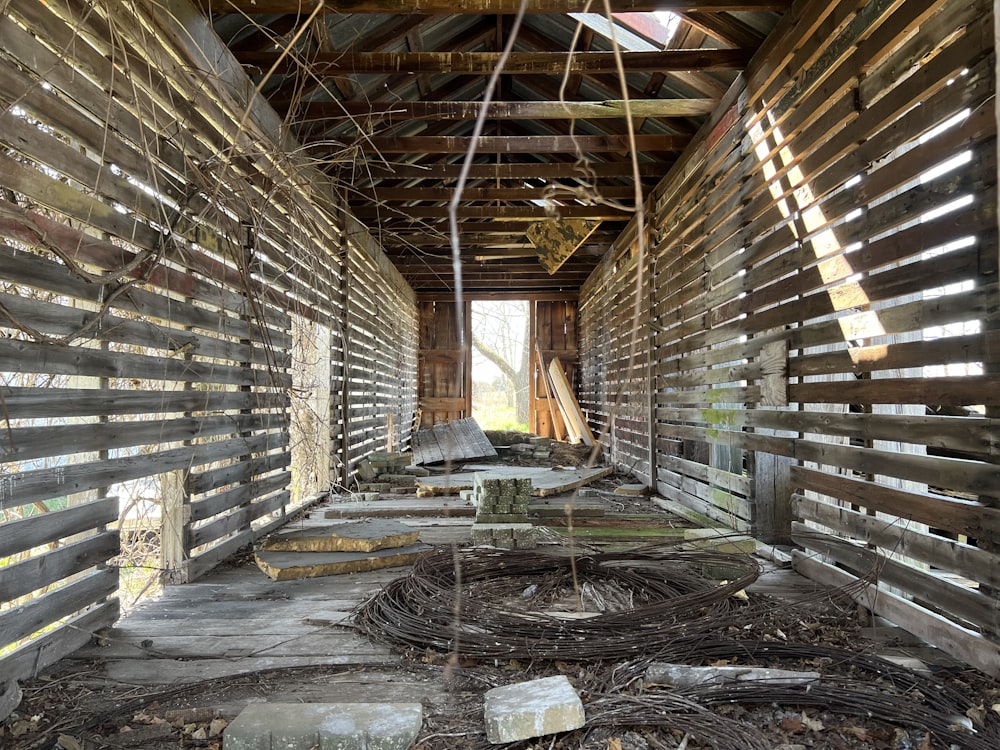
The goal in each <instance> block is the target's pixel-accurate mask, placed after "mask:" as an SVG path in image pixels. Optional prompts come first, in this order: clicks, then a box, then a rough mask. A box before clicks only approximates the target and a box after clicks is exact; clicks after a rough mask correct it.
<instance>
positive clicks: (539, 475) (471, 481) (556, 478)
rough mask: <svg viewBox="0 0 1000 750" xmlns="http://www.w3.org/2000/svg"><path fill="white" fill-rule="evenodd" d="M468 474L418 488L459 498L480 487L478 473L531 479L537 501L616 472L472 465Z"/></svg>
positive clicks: (425, 481) (425, 480) (427, 480)
mask: <svg viewBox="0 0 1000 750" xmlns="http://www.w3.org/2000/svg"><path fill="white" fill-rule="evenodd" d="M463 468H464V469H465V470H464V471H461V472H458V473H455V474H447V475H445V476H439V477H434V476H431V477H421V478H419V479H417V487H418V489H419V490H422V491H423V492H424V493H426V494H427V495H447V494H455V493H457V492H460V491H461V490H471V489H472V488H473V487H475V484H476V474H477V473H478V472H483V471H486V472H490V473H491V474H496V475H502V476H508V477H527V478H530V479H531V482H532V494H533V495H534V496H535V497H547V496H549V495H558V494H560V493H563V492H570V491H571V490H574V489H576V488H577V487H582V486H583V485H585V484H590V483H591V482H594V481H596V480H598V479H601V478H603V477H606V476H608V475H610V474H612V473H613V472H614V469H612V468H611V467H608V466H604V467H596V468H592V469H588V468H580V469H574V468H563V467H552V468H547V467H532V466H504V465H502V464H472V465H466V466H465V467H463Z"/></svg>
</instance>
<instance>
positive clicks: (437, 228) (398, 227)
mask: <svg viewBox="0 0 1000 750" xmlns="http://www.w3.org/2000/svg"><path fill="white" fill-rule="evenodd" d="M398 216H399V214H398V212H397V211H393V212H391V213H390V214H389V216H388V217H386V219H387V220H386V221H385V222H384V223H383V224H381V225H379V227H376V228H373V229H372V230H371V232H372V234H374V235H375V236H376V237H377V238H382V237H408V236H412V235H413V234H423V235H424V236H426V237H437V238H439V239H441V240H442V241H444V242H448V237H449V236H450V235H449V233H448V222H447V220H446V219H447V217H440V218H441V219H443V220H444V221H443V222H442V223H440V224H435V223H433V222H431V221H426V222H421V221H419V220H416V221H407V222H405V223H402V224H400V223H398V222H397V223H396V224H395V225H392V226H391V228H390V223H391V222H390V221H389V219H390V218H392V217H398ZM460 218H461V217H460ZM629 218H631V214H629V215H628V216H620V217H618V218H617V219H615V220H614V221H611V220H608V221H606V222H605V223H604V224H602V225H601V228H600V229H598V230H597V232H595V233H594V235H593V236H595V237H596V236H598V234H600V233H602V232H608V233H609V234H611V235H613V237H612V239H613V238H616V237H617V236H618V235H619V234H621V231H622V229H623V228H624V227H625V222H626V221H628V219H629ZM458 226H459V231H460V232H462V233H463V234H465V233H470V234H476V233H481V234H485V233H487V232H498V233H500V234H512V233H515V232H516V233H519V234H522V235H523V234H524V230H525V229H527V228H528V227H527V224H525V223H524V221H462V222H460V223H459V225H458Z"/></svg>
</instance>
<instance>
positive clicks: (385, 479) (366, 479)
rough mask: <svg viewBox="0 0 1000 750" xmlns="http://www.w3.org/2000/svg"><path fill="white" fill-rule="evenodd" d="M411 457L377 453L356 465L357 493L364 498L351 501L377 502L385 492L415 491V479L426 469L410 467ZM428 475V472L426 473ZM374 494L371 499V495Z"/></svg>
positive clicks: (384, 452) (385, 452)
mask: <svg viewBox="0 0 1000 750" xmlns="http://www.w3.org/2000/svg"><path fill="white" fill-rule="evenodd" d="M411 458H412V455H410V454H408V453H391V452H388V451H377V452H375V453H372V454H370V455H369V456H368V457H367V458H365V459H363V460H362V461H361V462H360V463H358V467H357V471H358V480H359V483H358V492H357V493H355V494H358V495H362V494H363V495H365V497H358V498H355V497H353V496H352V497H351V499H352V500H355V499H357V500H377V499H378V495H379V494H383V493H386V492H393V493H404V494H405V493H408V492H414V491H415V490H416V477H417V476H418V475H420V474H421V472H426V469H423V468H421V467H416V466H410V460H411ZM428 473H429V472H428ZM372 493H375V496H374V497H372V496H371V494H372Z"/></svg>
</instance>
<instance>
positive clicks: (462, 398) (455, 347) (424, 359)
mask: <svg viewBox="0 0 1000 750" xmlns="http://www.w3.org/2000/svg"><path fill="white" fill-rule="evenodd" d="M457 304H458V303H456V302H441V301H433V300H426V301H422V302H420V303H419V307H420V351H419V357H418V365H417V377H418V383H419V397H418V399H419V400H418V403H419V410H418V413H419V417H418V420H417V426H418V427H431V426H433V425H436V424H442V423H444V422H450V421H452V420H455V419H462V418H464V417H471V416H472V356H471V351H472V350H471V347H470V345H469V342H471V341H472V331H471V328H470V326H471V320H472V307H471V303H470V302H463V303H461V304H462V305H463V306H464V312H465V315H464V320H465V329H466V330H465V342H466V345H465V346H464V347H463V346H462V337H461V336H460V334H459V329H458V325H459V324H458V316H457V315H456V312H457V310H456V305H457Z"/></svg>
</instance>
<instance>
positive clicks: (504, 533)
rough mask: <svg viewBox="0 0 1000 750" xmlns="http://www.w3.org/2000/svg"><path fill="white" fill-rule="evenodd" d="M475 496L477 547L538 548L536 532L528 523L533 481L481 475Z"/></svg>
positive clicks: (475, 540)
mask: <svg viewBox="0 0 1000 750" xmlns="http://www.w3.org/2000/svg"><path fill="white" fill-rule="evenodd" d="M473 493H474V495H473V498H472V502H473V504H474V505H475V506H476V522H475V523H474V524H473V525H472V543H473V544H476V545H479V544H489V545H492V546H494V547H500V548H501V549H534V548H535V547H536V546H537V541H536V539H535V528H534V526H532V525H531V522H530V521H529V520H528V503H530V502H531V478H530V477H499V476H493V475H491V474H489V473H482V474H477V475H476V483H475V488H474V489H473Z"/></svg>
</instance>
